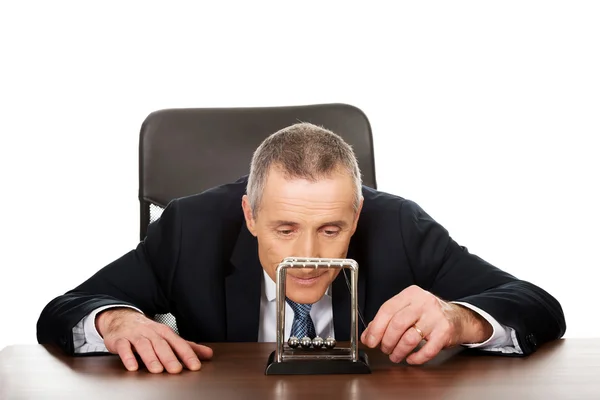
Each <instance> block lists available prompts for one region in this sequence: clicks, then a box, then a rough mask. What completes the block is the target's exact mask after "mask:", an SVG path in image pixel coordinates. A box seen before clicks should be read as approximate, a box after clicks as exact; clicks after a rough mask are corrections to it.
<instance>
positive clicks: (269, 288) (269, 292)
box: [263, 270, 331, 302]
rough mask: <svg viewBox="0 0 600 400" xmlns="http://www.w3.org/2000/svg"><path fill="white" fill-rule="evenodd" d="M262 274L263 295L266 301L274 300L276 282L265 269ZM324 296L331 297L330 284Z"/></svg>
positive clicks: (275, 296)
mask: <svg viewBox="0 0 600 400" xmlns="http://www.w3.org/2000/svg"><path fill="white" fill-rule="evenodd" d="M263 275H264V283H265V284H264V288H265V296H266V297H267V301H269V302H271V301H275V299H276V298H277V284H275V282H274V281H273V279H271V277H270V276H269V274H267V271H265V270H263ZM325 296H329V297H331V285H329V287H328V288H327V291H326V292H325Z"/></svg>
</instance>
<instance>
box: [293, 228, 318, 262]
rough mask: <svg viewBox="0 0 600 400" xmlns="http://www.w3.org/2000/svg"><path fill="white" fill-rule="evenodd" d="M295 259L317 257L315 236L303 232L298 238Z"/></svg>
mask: <svg viewBox="0 0 600 400" xmlns="http://www.w3.org/2000/svg"><path fill="white" fill-rule="evenodd" d="M295 250H296V254H297V257H307V258H308V257H311V258H312V257H319V243H318V240H317V235H315V234H313V233H308V232H305V233H304V234H303V235H301V236H300V238H298V241H297V246H296V249H295Z"/></svg>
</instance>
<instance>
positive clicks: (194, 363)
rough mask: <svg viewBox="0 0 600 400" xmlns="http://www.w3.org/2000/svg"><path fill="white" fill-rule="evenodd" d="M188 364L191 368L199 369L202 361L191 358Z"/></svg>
mask: <svg viewBox="0 0 600 400" xmlns="http://www.w3.org/2000/svg"><path fill="white" fill-rule="evenodd" d="M188 364H189V365H190V369H191V370H194V371H195V370H197V369H200V361H198V360H197V359H196V358H191V359H190V360H189V361H188Z"/></svg>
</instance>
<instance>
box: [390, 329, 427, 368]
mask: <svg viewBox="0 0 600 400" xmlns="http://www.w3.org/2000/svg"><path fill="white" fill-rule="evenodd" d="M419 329H420V328H419ZM421 340H423V338H422V337H421V335H420V334H419V332H417V330H416V329H414V328H412V327H411V328H410V329H408V330H407V331H406V332H404V335H402V337H401V338H400V340H399V341H398V344H397V345H396V347H395V348H394V351H392V354H390V360H391V361H392V362H395V363H398V362H400V361H402V360H404V359H405V358H406V356H407V355H409V354H410V352H411V351H413V350H414V349H415V348H416V347H417V346H418V345H419V343H421Z"/></svg>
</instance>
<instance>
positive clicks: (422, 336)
mask: <svg viewBox="0 0 600 400" xmlns="http://www.w3.org/2000/svg"><path fill="white" fill-rule="evenodd" d="M413 328H415V331H417V333H418V334H419V335H421V339H422V340H425V335H424V334H423V331H422V330H420V329H419V328H418V327H417V325H416V324H413Z"/></svg>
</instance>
